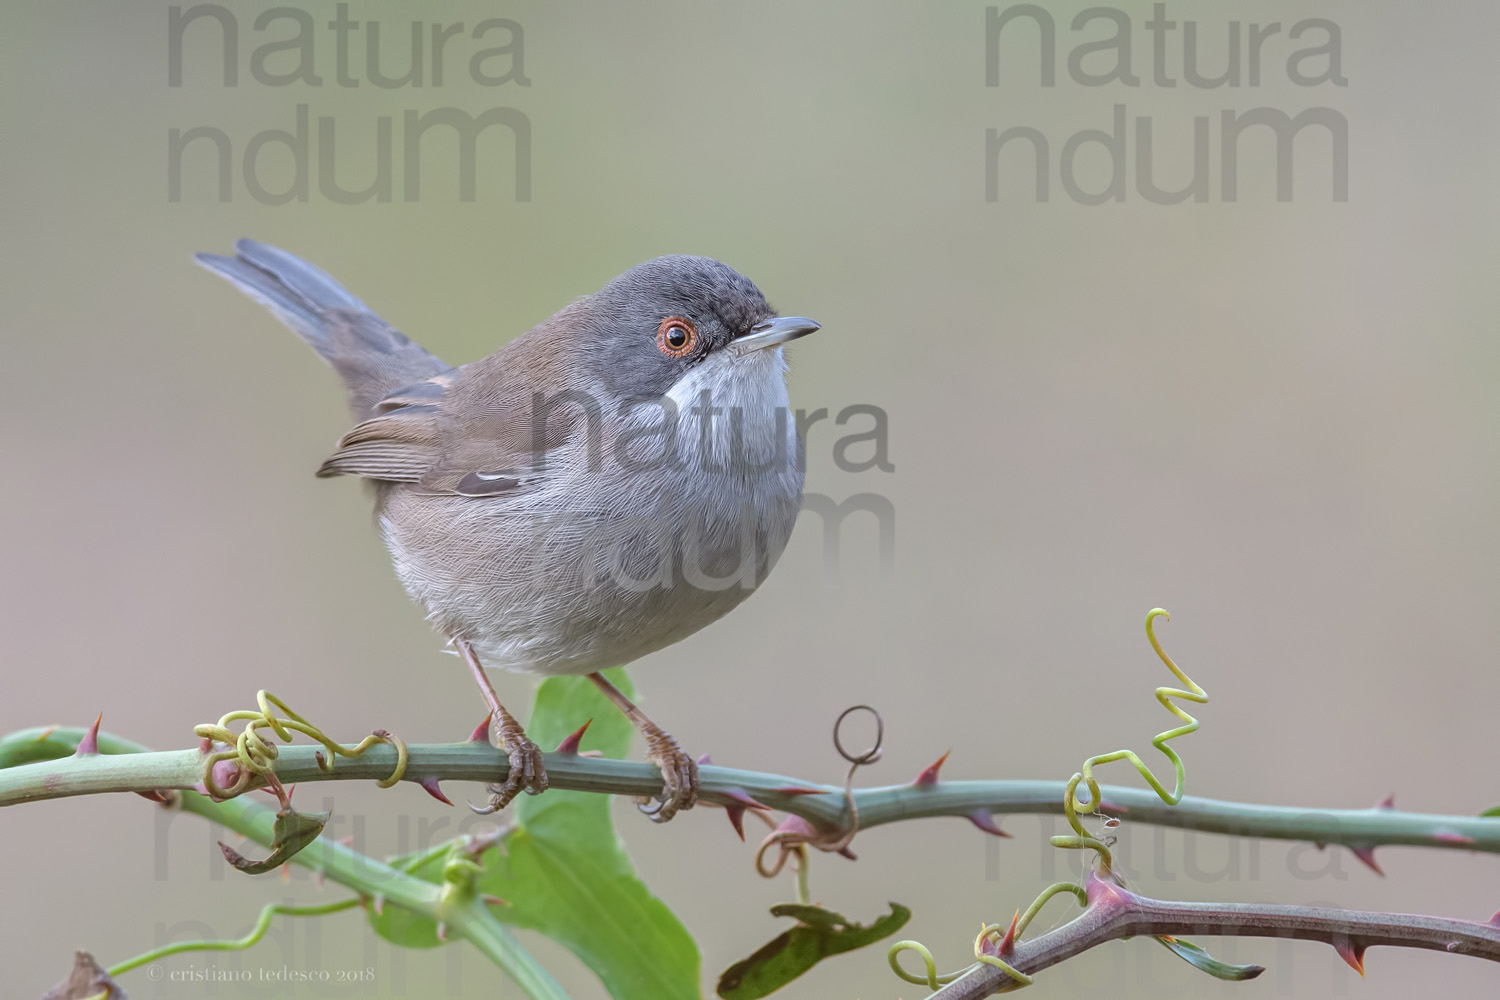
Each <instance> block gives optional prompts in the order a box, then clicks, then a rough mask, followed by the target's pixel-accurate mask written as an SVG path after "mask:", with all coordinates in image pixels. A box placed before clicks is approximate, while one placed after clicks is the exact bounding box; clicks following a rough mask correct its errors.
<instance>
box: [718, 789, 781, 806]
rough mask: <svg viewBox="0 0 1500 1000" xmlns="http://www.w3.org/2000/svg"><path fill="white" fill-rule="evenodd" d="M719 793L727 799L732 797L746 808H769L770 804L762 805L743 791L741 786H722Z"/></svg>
mask: <svg viewBox="0 0 1500 1000" xmlns="http://www.w3.org/2000/svg"><path fill="white" fill-rule="evenodd" d="M719 794H720V795H723V796H724V797H725V798H727V799H733V800H734V801H735V803H736V804H737V805H742V806H744V807H745V808H746V809H769V808H771V807H770V806H767V805H764V804H762V803H760V802H757V801H755V800H754V799H752V798H751V797H750V796H749V795H748V794H747V793H746V792H745V790H744V789H743V788H739V787H730V788H722V789H720V790H719ZM726 808H728V807H726Z"/></svg>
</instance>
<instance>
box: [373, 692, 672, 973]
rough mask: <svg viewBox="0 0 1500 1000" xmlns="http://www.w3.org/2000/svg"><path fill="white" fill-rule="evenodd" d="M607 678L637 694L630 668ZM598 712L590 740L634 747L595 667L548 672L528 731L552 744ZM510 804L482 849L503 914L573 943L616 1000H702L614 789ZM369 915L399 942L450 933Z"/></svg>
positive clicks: (397, 913)
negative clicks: (509, 825)
mask: <svg viewBox="0 0 1500 1000" xmlns="http://www.w3.org/2000/svg"><path fill="white" fill-rule="evenodd" d="M608 676H609V677H610V679H611V680H612V681H614V683H615V684H616V685H617V686H618V687H619V688H620V689H621V690H622V691H624V692H625V693H626V694H627V695H628V694H630V693H631V686H630V682H629V680H628V679H627V678H626V677H625V675H624V673H623V672H622V671H618V670H612V671H608ZM591 719H592V720H593V723H592V725H590V726H589V730H588V732H587V733H586V734H584V737H583V749H592V750H599V751H602V752H603V754H604V756H606V757H612V758H619V757H624V756H626V755H627V754H628V752H629V750H630V739H631V736H632V735H633V732H634V729H633V727H632V726H631V724H630V722H629V720H627V719H626V718H625V717H624V716H623V715H621V714H620V712H619V710H617V709H616V708H615V707H614V706H613V705H611V704H610V703H609V702H608V700H606V699H605V697H604V696H603V695H602V694H600V693H599V691H598V689H597V688H595V687H594V685H593V684H592V683H591V682H590V681H589V679H588V678H586V677H552V678H548V679H547V680H546V681H544V682H543V683H542V685H541V686H540V688H538V690H537V696H536V704H535V706H534V708H533V709H532V713H531V718H530V720H529V721H528V723H527V726H526V732H527V735H528V736H530V737H531V739H533V740H534V741H536V743H537V744H538V745H540V746H542V747H552V746H556V745H557V744H558V743H560V742H562V740H563V739H564V738H565V737H567V736H568V735H569V734H570V733H572V732H574V731H575V730H577V729H578V727H579V726H581V725H583V724H584V723H585V722H588V721H589V720H591ZM508 812H510V813H511V815H510V819H511V820H512V821H513V822H514V823H515V828H514V829H513V830H512V831H511V833H510V834H509V835H508V836H507V837H506V838H505V842H504V845H503V847H502V848H501V849H498V850H494V851H490V852H488V853H487V854H486V855H485V856H484V858H483V861H482V863H483V865H484V873H483V874H482V875H481V876H480V878H479V889H480V891H481V892H487V893H493V894H494V895H496V896H499V897H500V898H501V899H503V900H505V901H506V903H507V904H508V905H505V906H496V907H494V908H492V910H491V912H492V913H493V914H494V915H495V916H496V917H497V918H499V919H500V920H501V921H503V922H505V923H507V924H512V925H514V926H517V927H525V928H529V929H531V930H535V931H538V932H540V933H542V934H545V935H546V936H547V937H549V938H552V939H553V940H554V941H557V942H559V943H560V944H562V945H564V946H565V947H567V948H568V950H570V951H572V952H573V953H574V954H575V955H577V956H578V957H579V959H581V960H582V961H583V962H584V964H585V965H587V966H588V967H589V968H590V969H592V970H593V971H594V973H595V974H596V975H597V976H598V977H599V979H600V981H601V982H602V983H603V984H604V987H605V989H607V990H608V991H609V994H610V996H612V997H614V998H615V1000H701V997H702V992H701V990H700V989H699V984H698V980H699V975H700V968H701V959H700V958H699V955H698V946H697V945H696V944H695V943H694V942H693V939H692V936H691V935H689V934H688V932H687V929H686V928H684V927H683V926H682V923H681V921H679V920H678V919H677V917H676V916H675V915H674V914H673V913H672V911H671V910H670V909H668V908H667V905H666V904H665V903H663V902H662V901H661V900H659V899H657V898H656V897H655V896H653V895H651V892H650V890H649V889H647V888H646V885H645V883H643V882H642V881H641V880H640V879H639V878H638V877H637V876H636V874H635V869H634V867H633V866H632V865H631V863H630V858H629V857H628V856H627V855H626V853H625V850H624V847H623V845H622V844H621V843H620V839H619V837H618V835H617V834H616V833H615V830H614V825H613V823H611V821H610V799H609V796H606V795H598V794H595V793H590V792H568V791H562V790H559V789H552V790H550V791H547V792H544V793H543V794H541V795H537V796H529V795H528V796H522V797H521V798H519V799H517V800H516V802H515V803H514V805H513V806H512V807H511V809H510V810H508ZM444 860H445V859H444V858H443V857H442V855H441V854H439V855H438V856H436V857H432V858H429V859H427V860H426V861H425V862H424V863H422V864H420V865H418V866H417V867H416V868H414V869H412V871H411V874H413V875H416V876H417V877H419V878H424V879H427V880H428V881H431V882H438V881H441V879H442V871H443V864H444ZM392 863H393V864H394V865H396V867H402V865H401V862H400V861H399V860H398V861H395V862H392ZM370 919H371V923H372V924H373V925H374V927H375V930H376V931H377V932H378V933H379V934H380V935H381V936H383V937H385V938H387V939H388V940H391V941H394V942H396V943H397V944H402V945H407V946H409V947H432V946H434V945H436V944H438V943H440V942H439V941H438V938H437V928H436V927H435V926H434V925H433V923H432V921H430V920H427V919H426V918H423V917H421V916H418V915H417V914H414V913H411V912H409V911H404V910H401V909H400V908H399V907H394V906H388V907H385V911H384V913H383V914H382V915H379V916H377V915H374V914H373V913H372V914H371V918H370Z"/></svg>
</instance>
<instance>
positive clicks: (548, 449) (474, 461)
mask: <svg viewBox="0 0 1500 1000" xmlns="http://www.w3.org/2000/svg"><path fill="white" fill-rule="evenodd" d="M506 360H507V358H506V357H505V351H504V350H503V349H502V351H501V352H500V353H499V354H497V355H493V356H491V358H487V359H485V360H484V361H482V362H478V363H476V364H473V365H464V366H461V367H459V368H455V369H453V370H451V371H448V372H444V373H442V374H440V375H434V376H433V377H431V378H427V379H423V380H422V381H420V382H414V383H412V384H411V385H408V386H403V387H402V388H400V389H398V390H396V391H395V392H393V393H391V395H389V396H387V397H386V398H384V399H382V400H380V401H379V402H378V403H376V404H375V406H374V415H373V416H371V417H370V419H368V420H365V421H363V422H361V423H359V424H356V425H355V426H354V428H353V429H351V430H350V431H349V433H347V434H345V435H344V436H343V438H341V439H340V440H339V443H338V447H337V449H336V450H335V451H334V453H333V454H332V455H330V456H329V457H328V459H327V461H325V462H324V463H323V465H322V467H321V468H320V469H319V470H318V475H319V476H341V475H353V476H363V477H365V478H366V479H376V480H382V481H386V482H399V483H413V484H417V485H418V487H419V488H420V489H421V490H422V491H423V492H427V493H437V494H453V495H457V496H469V497H479V498H485V497H513V496H516V495H518V494H520V493H523V492H527V491H529V490H530V489H531V488H532V487H535V486H537V485H539V484H540V483H541V482H542V481H543V479H544V478H545V476H546V472H545V471H544V467H545V466H546V464H547V460H548V456H549V455H552V454H553V453H555V452H556V451H557V450H558V449H559V448H561V447H563V446H564V445H566V444H567V443H568V441H569V440H570V439H571V438H572V437H573V436H574V434H575V433H579V432H580V431H581V430H582V431H585V432H586V430H587V429H589V425H588V421H587V419H586V415H584V414H581V413H576V412H564V413H559V414H555V415H553V414H549V415H547V417H546V419H545V420H544V422H543V424H542V427H541V429H540V430H536V429H535V427H534V425H533V421H532V415H531V406H532V404H533V399H532V393H531V392H530V391H529V389H528V387H527V385H526V384H525V383H523V382H522V381H521V380H520V379H518V378H506V377H504V376H501V377H498V378H497V377H496V376H495V374H494V372H495V371H496V370H500V369H503V368H504V367H505V364H504V362H505V361H506ZM512 383H514V384H512ZM571 409H572V408H569V410H571Z"/></svg>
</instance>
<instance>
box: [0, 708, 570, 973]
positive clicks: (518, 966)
mask: <svg viewBox="0 0 1500 1000" xmlns="http://www.w3.org/2000/svg"><path fill="white" fill-rule="evenodd" d="M83 733H84V731H83V730H82V729H72V728H59V729H55V730H45V729H35V730H25V731H22V732H19V733H13V734H11V735H10V736H7V737H4V738H3V739H0V789H3V790H0V804H10V803H13V802H27V801H33V800H35V799H41V798H55V797H57V796H54V795H51V794H40V795H39V794H36V792H37V787H36V784H35V782H36V781H37V780H41V781H42V783H43V785H45V784H46V783H47V781H48V778H47V774H49V773H52V774H58V775H59V777H58V779H57V780H59V781H62V782H63V783H64V784H65V785H66V786H67V788H68V790H67V791H65V792H63V794H65V795H85V794H90V793H95V792H105V791H116V792H117V791H150V790H151V789H153V788H178V789H182V792H181V808H182V809H183V811H184V812H190V813H194V814H196V815H198V816H202V817H203V818H204V819H207V820H210V821H211V822H214V823H218V824H219V825H220V826H223V827H226V828H228V829H230V830H233V831H235V832H236V833H239V834H242V835H243V836H246V837H249V838H250V839H251V840H254V841H255V842H257V843H259V844H261V845H264V846H268V847H269V846H270V844H271V839H272V827H273V825H274V824H275V821H276V813H275V812H274V811H273V810H272V809H269V808H267V807H266V806H263V805H260V804H259V803H257V802H252V801H250V799H249V798H248V797H246V796H241V797H239V798H234V799H230V800H228V801H226V802H215V801H214V800H212V799H210V798H208V797H207V796H205V795H200V794H198V793H197V792H194V791H191V790H189V789H191V787H192V786H193V785H194V784H196V783H197V781H198V779H199V777H201V772H202V763H203V756H202V755H201V754H200V753H199V752H198V751H197V750H180V751H168V752H166V753H153V752H150V751H148V750H147V749H146V748H145V747H143V746H141V745H140V744H139V743H134V742H132V741H130V740H126V739H122V738H120V737H118V736H111V735H109V734H107V733H100V734H99V749H100V751H101V752H100V753H98V754H90V755H88V756H84V757H78V756H71V757H63V758H61V759H47V758H49V757H52V756H54V755H55V754H56V753H58V752H71V749H70V748H76V747H77V745H78V741H79V739H81V738H82V736H83ZM287 749H288V750H294V751H302V750H308V751H313V750H315V749H316V748H314V747H290V748H287ZM384 749H387V750H390V751H391V756H390V759H389V761H388V762H387V768H386V773H387V775H389V773H390V767H389V765H390V764H391V763H394V761H395V750H394V749H392V748H390V747H385V748H384ZM285 752H286V751H283V753H285ZM38 757H40V758H42V759H37V758H38ZM17 759H19V760H32V761H33V763H27V764H18V765H16V766H14V767H4V766H3V764H4V763H7V762H10V761H13V760H17ZM305 763H309V764H312V766H313V770H315V771H316V770H317V769H318V768H317V765H316V763H315V762H314V761H313V760H312V757H311V756H310V755H308V756H306V760H305ZM277 770H278V771H279V770H280V766H279V762H278V768H277ZM341 773H342V772H341ZM14 778H19V779H20V780H19V781H18V782H16V783H14V784H13V783H12V782H11V780H10V779H14ZM298 780H300V779H298ZM44 791H45V789H44ZM291 863H292V864H295V865H300V866H302V867H304V868H308V869H311V870H312V871H316V872H320V873H322V875H323V876H324V877H325V878H328V879H330V880H332V881H334V882H337V883H338V884H340V885H343V886H346V887H348V888H350V889H353V890H354V891H355V892H358V893H359V894H360V895H361V896H363V897H366V898H369V899H373V898H375V897H377V896H379V897H381V898H382V899H383V900H384V901H385V902H386V903H387V904H392V905H396V906H404V907H406V908H407V909H409V910H412V911H414V912H416V913H420V914H423V915H424V916H428V917H430V918H432V919H433V920H435V921H438V922H440V923H444V924H446V925H447V928H448V931H449V932H450V933H451V934H453V935H455V936H457V937H461V938H463V939H464V940H466V941H468V942H469V943H470V944H472V945H474V947H476V948H478V949H479V950H480V951H481V952H483V953H484V955H485V957H487V958H488V959H490V961H492V962H493V963H494V964H495V965H496V966H498V967H499V968H500V970H501V971H502V972H504V973H505V974H506V975H507V976H509V977H510V978H511V979H512V980H514V981H515V983H516V984H517V985H518V986H520V987H521V989H522V990H523V991H524V992H525V994H526V995H527V996H529V997H531V998H532V1000H568V994H567V992H566V991H564V990H563V988H562V986H561V985H559V984H558V982H557V980H555V979H553V978H552V976H551V974H550V973H548V972H547V970H546V969H544V968H542V966H541V964H540V963H539V962H537V960H536V959H535V958H533V957H532V956H531V954H530V953H529V952H528V951H526V949H525V948H523V947H522V946H521V943H520V942H519V941H517V940H516V939H515V937H514V935H512V934H511V933H510V931H508V930H507V929H506V928H505V927H504V925H502V924H501V923H500V921H499V920H497V919H496V918H495V916H494V914H492V913H490V911H489V909H488V908H487V907H486V906H485V905H484V904H483V903H482V902H481V901H479V900H470V901H469V902H468V903H466V904H465V905H463V906H460V907H448V906H445V905H443V899H442V892H443V887H442V886H440V885H435V884H433V883H431V882H428V881H425V880H423V879H419V878H416V877H415V876H412V875H408V874H406V873H405V872H403V871H400V870H398V869H396V868H393V867H391V866H390V865H387V864H385V863H383V862H381V861H377V860H376V859H374V858H371V857H368V856H366V855H364V854H360V853H359V852H358V851H355V850H352V849H350V848H348V847H345V846H343V845H342V844H339V843H336V842H334V841H331V840H329V839H328V838H326V837H319V838H318V839H317V840H315V841H313V842H312V843H311V844H309V845H308V846H307V847H305V848H303V849H302V850H301V851H299V852H298V853H297V854H295V855H294V856H293V857H292V859H291ZM333 905H334V907H335V908H341V907H342V906H344V905H348V901H345V902H341V903H338V904H333ZM261 920H262V921H267V920H269V914H268V913H266V912H265V911H262V914H261ZM261 932H262V933H264V929H263V928H262V930H261ZM185 944H186V947H183V948H179V949H178V950H191V948H192V947H194V946H198V947H201V943H199V942H187V943H185ZM169 947H175V946H169ZM157 957H160V956H157ZM144 961H147V962H149V961H151V958H150V957H149V956H148V957H146V958H145V959H144ZM141 964H143V961H142V959H133V960H131V961H130V962H127V963H125V966H124V967H129V968H136V967H138V966H139V965H141ZM124 967H122V968H121V971H123V968H124Z"/></svg>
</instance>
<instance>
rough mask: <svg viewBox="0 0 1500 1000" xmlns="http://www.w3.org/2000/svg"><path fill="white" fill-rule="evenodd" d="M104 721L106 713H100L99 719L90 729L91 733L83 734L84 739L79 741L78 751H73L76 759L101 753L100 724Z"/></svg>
mask: <svg viewBox="0 0 1500 1000" xmlns="http://www.w3.org/2000/svg"><path fill="white" fill-rule="evenodd" d="M103 721H104V713H103V712H100V713H99V718H97V719H95V720H94V724H93V725H92V726H90V727H89V731H88V732H86V733H84V734H83V739H81V740H79V741H78V749H77V750H74V751H73V754H74V756H76V757H88V756H92V755H93V754H97V753H98V752H99V723H101V722H103Z"/></svg>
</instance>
